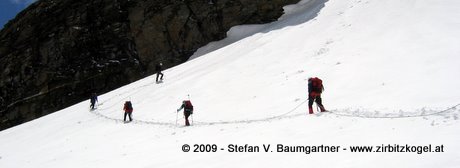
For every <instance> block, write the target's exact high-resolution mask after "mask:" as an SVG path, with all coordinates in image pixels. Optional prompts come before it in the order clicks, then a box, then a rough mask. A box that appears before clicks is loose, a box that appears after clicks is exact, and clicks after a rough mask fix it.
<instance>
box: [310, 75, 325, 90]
mask: <svg viewBox="0 0 460 168" xmlns="http://www.w3.org/2000/svg"><path fill="white" fill-rule="evenodd" d="M323 90H324V86H323V81H322V80H321V79H319V78H318V77H314V78H310V79H308V91H309V92H312V91H313V92H317V93H321V92H323Z"/></svg>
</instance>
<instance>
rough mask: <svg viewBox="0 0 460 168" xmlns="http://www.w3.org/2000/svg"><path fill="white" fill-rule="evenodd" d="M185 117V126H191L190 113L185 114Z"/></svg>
mask: <svg viewBox="0 0 460 168" xmlns="http://www.w3.org/2000/svg"><path fill="white" fill-rule="evenodd" d="M184 116H185V126H190V122H189V121H188V117H190V113H188V112H184Z"/></svg>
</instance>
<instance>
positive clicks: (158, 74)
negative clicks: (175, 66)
mask: <svg viewBox="0 0 460 168" xmlns="http://www.w3.org/2000/svg"><path fill="white" fill-rule="evenodd" d="M162 70H163V63H161V62H160V63H159V64H157V65H156V66H155V71H156V73H157V80H156V81H157V83H158V82H159V81H158V77H159V76H160V75H161V77H160V81H163V73H161V71H162Z"/></svg>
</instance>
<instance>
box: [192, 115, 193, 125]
mask: <svg viewBox="0 0 460 168" xmlns="http://www.w3.org/2000/svg"><path fill="white" fill-rule="evenodd" d="M192 125H193V114H192Z"/></svg>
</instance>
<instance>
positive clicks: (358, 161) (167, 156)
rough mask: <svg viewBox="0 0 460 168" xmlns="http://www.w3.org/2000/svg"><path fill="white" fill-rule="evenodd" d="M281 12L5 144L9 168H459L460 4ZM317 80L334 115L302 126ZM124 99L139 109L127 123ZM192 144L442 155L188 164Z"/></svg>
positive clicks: (388, 0)
mask: <svg viewBox="0 0 460 168" xmlns="http://www.w3.org/2000/svg"><path fill="white" fill-rule="evenodd" d="M285 10H286V12H287V13H286V14H285V15H284V16H282V17H281V18H280V20H279V21H277V22H274V23H270V24H266V25H250V26H238V27H235V28H233V29H232V30H231V31H230V32H229V35H230V37H229V39H226V40H223V41H219V42H214V43H211V44H209V45H208V46H205V47H203V48H202V49H201V50H199V51H198V52H197V54H196V55H195V56H194V59H191V60H190V61H188V62H186V63H184V64H182V65H179V66H176V67H173V68H171V69H168V70H165V71H164V74H165V81H164V83H161V84H155V82H154V81H155V78H154V76H151V77H147V78H145V79H142V80H139V81H137V82H134V83H132V84H130V85H127V86H124V87H121V88H119V89H117V90H114V91H112V92H110V93H107V94H104V95H101V96H99V101H100V106H99V107H98V110H96V111H92V112H89V111H88V106H89V102H88V101H85V102H82V103H79V104H76V105H74V106H72V107H69V108H67V109H64V110H61V111H59V112H56V113H53V114H50V115H47V116H45V117H42V118H40V119H36V120H34V121H31V122H28V123H25V124H22V125H19V126H16V127H14V128H11V129H8V130H4V131H2V132H0V167H2V168H22V167H34V168H38V167H46V168H54V167H56V168H57V167H79V168H81V167H88V168H93V167H128V166H129V167H185V166H188V167H301V166H302V167H305V166H311V167H417V168H418V167H435V166H437V167H452V168H453V167H458V165H460V157H458V156H460V144H459V143H458V142H460V135H458V132H459V131H460V122H459V119H458V117H459V112H460V110H459V108H460V106H459V105H458V104H460V89H458V86H460V79H459V78H458V76H460V66H459V64H460V57H459V56H458V53H460V48H459V47H458V44H460V20H459V19H458V18H460V13H459V12H458V11H460V2H459V1H455V0H443V1H439V0H404V1H401V0H385V1H379V0H330V1H324V0H303V1H302V2H300V3H299V4H297V5H290V6H287V7H285ZM246 30H248V31H246ZM211 51H212V52H211ZM208 52H209V53H208ZM200 55H201V56H200ZM311 76H318V77H320V78H322V79H323V81H324V84H325V89H326V90H325V92H324V94H323V102H324V104H325V106H326V108H327V109H329V110H331V112H330V113H323V114H315V115H306V111H307V107H306V106H307V105H306V103H305V101H306V91H307V86H306V83H307V79H308V77H311ZM188 94H190V95H191V99H192V102H193V104H194V106H195V114H194V116H193V120H194V126H192V127H179V126H176V114H177V113H175V110H176V109H177V108H178V107H179V105H180V102H181V101H182V100H184V99H187V98H188V96H187V95H188ZM126 100H131V101H132V102H133V106H134V113H133V117H134V119H135V121H133V122H132V123H128V124H124V123H122V120H121V119H122V106H123V102H124V101H126ZM179 114H180V113H179ZM183 122H184V121H183V119H182V117H181V116H180V115H179V123H178V125H183ZM183 144H190V145H193V144H216V145H218V147H219V148H225V149H227V148H228V145H229V144H237V145H245V144H249V145H256V146H260V147H261V148H262V145H263V144H271V149H272V150H276V148H275V147H276V144H284V145H298V146H305V145H321V144H324V145H331V146H332V145H333V146H341V147H342V148H347V147H350V146H353V145H374V146H375V145H376V146H378V145H381V144H401V145H405V144H409V145H428V144H432V145H444V148H445V151H444V152H443V153H423V154H416V153H351V152H350V151H349V149H348V151H343V150H341V151H340V152H337V153H312V154H309V155H307V154H305V153H279V152H268V153H265V152H263V151H261V152H259V153H248V152H243V153H230V152H228V151H227V150H224V151H221V150H219V151H217V152H215V153H206V152H204V153H193V152H189V153H186V152H182V151H181V147H182V145H183ZM261 150H263V149H261Z"/></svg>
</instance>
